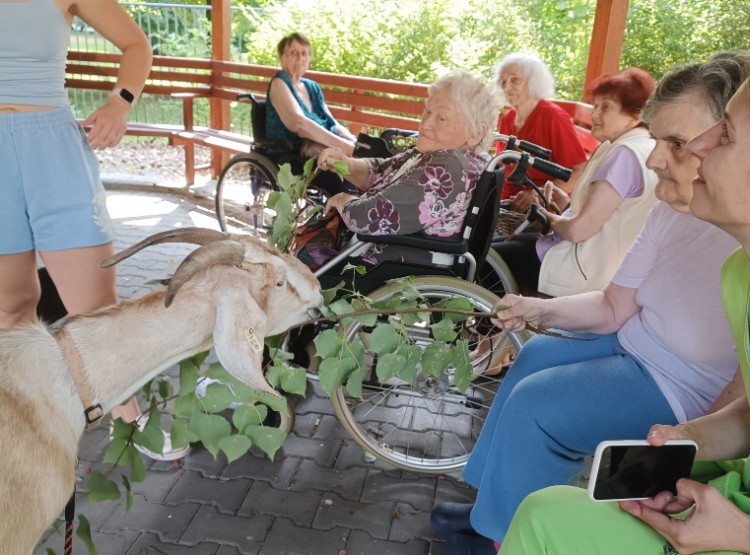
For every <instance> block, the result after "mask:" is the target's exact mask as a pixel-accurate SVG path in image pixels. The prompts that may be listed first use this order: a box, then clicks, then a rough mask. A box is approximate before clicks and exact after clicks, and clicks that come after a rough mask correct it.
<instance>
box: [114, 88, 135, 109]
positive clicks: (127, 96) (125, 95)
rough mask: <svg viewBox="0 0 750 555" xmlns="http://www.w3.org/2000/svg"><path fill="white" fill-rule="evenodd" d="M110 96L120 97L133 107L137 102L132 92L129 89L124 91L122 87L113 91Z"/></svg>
mask: <svg viewBox="0 0 750 555" xmlns="http://www.w3.org/2000/svg"><path fill="white" fill-rule="evenodd" d="M109 95H110V96H119V97H120V98H122V99H123V100H124V101H125V102H127V103H128V104H130V105H131V106H132V105H133V102H135V95H134V94H133V93H132V92H130V91H129V90H128V89H123V88H121V87H118V88H116V89H112V92H111V93H109Z"/></svg>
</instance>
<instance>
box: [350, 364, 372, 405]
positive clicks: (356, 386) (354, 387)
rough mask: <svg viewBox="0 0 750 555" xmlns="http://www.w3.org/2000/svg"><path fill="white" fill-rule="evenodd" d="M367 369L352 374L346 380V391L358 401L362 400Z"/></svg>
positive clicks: (360, 369)
mask: <svg viewBox="0 0 750 555" xmlns="http://www.w3.org/2000/svg"><path fill="white" fill-rule="evenodd" d="M366 371H367V369H366V368H364V367H361V368H359V369H357V370H355V371H354V372H352V373H351V374H349V377H348V378H347V380H346V391H347V393H348V394H349V395H351V396H352V397H354V398H356V399H361V398H362V380H364V377H365V372H366Z"/></svg>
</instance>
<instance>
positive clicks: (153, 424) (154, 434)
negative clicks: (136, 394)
mask: <svg viewBox="0 0 750 555" xmlns="http://www.w3.org/2000/svg"><path fill="white" fill-rule="evenodd" d="M155 405H156V403H155V400H153V401H152V402H151V411H150V412H149V415H148V421H147V422H146V425H145V426H144V428H143V431H141V430H139V429H136V430H135V432H134V433H133V441H135V443H137V444H138V445H143V446H144V447H145V448H146V449H148V450H149V451H153V452H154V453H162V452H163V451H164V432H163V431H162V429H161V416H160V414H159V411H158V410H156V408H155Z"/></svg>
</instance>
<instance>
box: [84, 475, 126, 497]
mask: <svg viewBox="0 0 750 555" xmlns="http://www.w3.org/2000/svg"><path fill="white" fill-rule="evenodd" d="M87 497H88V499H89V501H91V502H92V503H97V502H99V501H114V500H117V499H120V488H118V487H117V484H115V483H114V482H113V481H112V480H109V479H107V478H106V477H105V476H104V474H102V473H101V472H99V471H98V470H93V471H92V472H91V475H90V476H89V493H88V495H87Z"/></svg>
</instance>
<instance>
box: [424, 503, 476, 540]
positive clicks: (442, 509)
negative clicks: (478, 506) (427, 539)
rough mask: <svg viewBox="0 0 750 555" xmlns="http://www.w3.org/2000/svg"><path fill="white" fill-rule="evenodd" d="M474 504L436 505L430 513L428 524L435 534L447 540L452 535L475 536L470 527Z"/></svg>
mask: <svg viewBox="0 0 750 555" xmlns="http://www.w3.org/2000/svg"><path fill="white" fill-rule="evenodd" d="M473 508H474V503H438V504H437V505H435V508H434V509H432V512H431V513H430V524H431V525H432V529H433V530H434V531H435V533H436V534H437V535H438V536H440V537H441V538H443V539H444V540H447V539H448V538H449V537H450V536H453V535H454V534H468V535H476V532H475V531H474V528H472V526H471V510H472V509H473Z"/></svg>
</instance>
